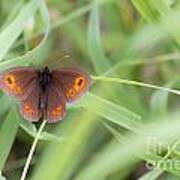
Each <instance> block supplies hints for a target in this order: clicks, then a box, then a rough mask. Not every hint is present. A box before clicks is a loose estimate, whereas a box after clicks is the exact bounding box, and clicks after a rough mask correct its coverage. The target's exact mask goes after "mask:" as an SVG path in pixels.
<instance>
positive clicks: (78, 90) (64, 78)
mask: <svg viewBox="0 0 180 180" xmlns="http://www.w3.org/2000/svg"><path fill="white" fill-rule="evenodd" d="M52 76H53V79H54V82H53V83H54V84H55V86H56V87H58V88H59V89H62V91H63V93H64V95H65V97H66V100H67V102H73V101H75V100H76V99H77V98H78V97H80V96H81V95H83V94H84V93H85V92H86V91H87V90H88V88H89V86H90V84H91V79H90V76H89V75H88V74H87V73H85V72H83V71H81V70H79V69H77V68H63V69H60V70H55V71H53V72H52Z"/></svg>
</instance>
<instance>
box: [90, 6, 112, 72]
mask: <svg viewBox="0 0 180 180" xmlns="http://www.w3.org/2000/svg"><path fill="white" fill-rule="evenodd" d="M87 36H88V51H89V55H90V57H91V60H92V62H93V65H94V67H95V70H96V72H97V73H98V74H100V73H103V72H105V71H107V70H108V69H109V68H110V63H109V61H108V59H107V58H106V56H105V52H104V50H103V48H102V46H101V40H100V22H99V12H98V5H97V4H96V3H94V7H93V8H92V11H91V13H90V19H89V27H88V33H87Z"/></svg>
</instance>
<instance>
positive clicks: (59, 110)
mask: <svg viewBox="0 0 180 180" xmlns="http://www.w3.org/2000/svg"><path fill="white" fill-rule="evenodd" d="M90 82H91V79H90V76H89V75H88V74H87V73H85V72H83V71H82V70H80V69H78V68H74V67H73V68H70V67H69V68H68V67H66V68H61V69H54V70H50V69H49V68H48V67H47V66H46V67H44V68H42V69H34V68H32V67H17V68H11V69H9V70H6V71H5V72H3V73H1V74H0V88H1V89H2V90H3V91H4V92H5V93H7V94H8V95H10V96H13V97H15V98H17V99H18V100H19V112H20V114H21V115H22V117H23V118H25V119H27V120H29V121H32V122H35V121H39V120H40V119H41V118H43V119H45V120H47V121H48V122H49V123H54V122H56V121H59V120H61V119H63V117H64V116H65V113H66V103H71V102H74V101H75V100H76V99H77V98H78V97H79V96H81V95H83V94H84V93H85V92H86V91H87V90H88V87H89V85H90Z"/></svg>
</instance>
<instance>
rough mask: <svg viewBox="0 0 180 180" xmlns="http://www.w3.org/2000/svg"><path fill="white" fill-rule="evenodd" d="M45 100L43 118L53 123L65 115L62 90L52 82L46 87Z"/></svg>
mask: <svg viewBox="0 0 180 180" xmlns="http://www.w3.org/2000/svg"><path fill="white" fill-rule="evenodd" d="M45 101H46V102H47V104H46V107H45V109H44V117H43V118H44V119H45V120H47V121H48V122H49V123H55V122H57V121H59V120H61V119H63V117H64V116H65V113H66V102H65V97H64V96H63V93H62V90H61V89H58V87H56V86H55V84H54V83H53V82H52V83H51V85H50V86H49V87H48V89H47V100H45Z"/></svg>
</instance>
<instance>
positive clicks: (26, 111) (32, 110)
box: [19, 81, 42, 122]
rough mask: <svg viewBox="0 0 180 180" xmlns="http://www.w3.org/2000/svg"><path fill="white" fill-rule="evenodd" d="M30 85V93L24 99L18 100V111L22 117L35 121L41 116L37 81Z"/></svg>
mask: <svg viewBox="0 0 180 180" xmlns="http://www.w3.org/2000/svg"><path fill="white" fill-rule="evenodd" d="M31 86H32V91H31V93H30V94H29V95H28V97H27V98H26V99H25V100H23V101H20V102H19V111H20V114H21V116H22V117H23V118H24V119H26V120H29V121H32V122H35V121H38V120H39V119H40V118H41V117H42V110H41V109H40V93H41V92H40V88H39V84H38V82H37V81H34V82H33V83H32V84H31Z"/></svg>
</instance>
